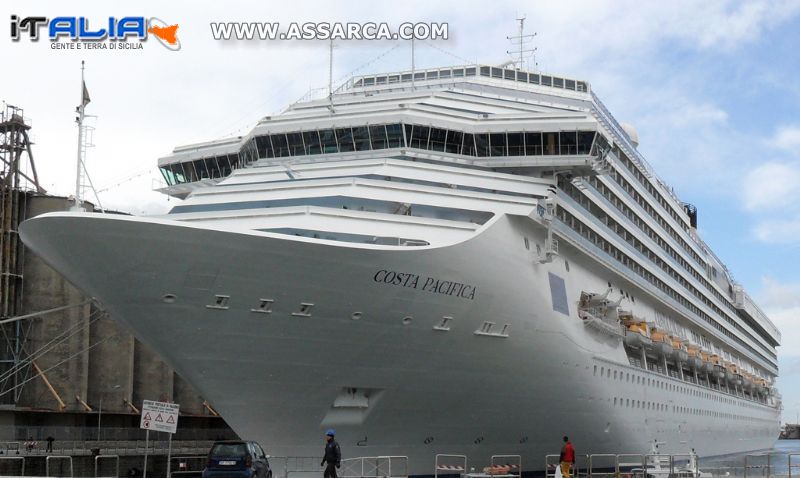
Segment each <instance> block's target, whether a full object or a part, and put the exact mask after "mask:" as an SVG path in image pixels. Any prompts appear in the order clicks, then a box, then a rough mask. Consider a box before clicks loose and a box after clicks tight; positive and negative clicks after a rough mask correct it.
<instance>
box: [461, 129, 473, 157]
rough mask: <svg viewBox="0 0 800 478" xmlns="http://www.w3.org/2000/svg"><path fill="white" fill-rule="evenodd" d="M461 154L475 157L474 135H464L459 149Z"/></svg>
mask: <svg viewBox="0 0 800 478" xmlns="http://www.w3.org/2000/svg"><path fill="white" fill-rule="evenodd" d="M461 154H464V155H466V156H475V155H476V153H475V135H473V134H472V133H464V142H463V143H462V147H461Z"/></svg>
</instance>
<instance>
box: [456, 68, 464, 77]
mask: <svg viewBox="0 0 800 478" xmlns="http://www.w3.org/2000/svg"><path fill="white" fill-rule="evenodd" d="M462 76H464V69H463V68H456V69H454V70H453V77H454V78H460V77H462Z"/></svg>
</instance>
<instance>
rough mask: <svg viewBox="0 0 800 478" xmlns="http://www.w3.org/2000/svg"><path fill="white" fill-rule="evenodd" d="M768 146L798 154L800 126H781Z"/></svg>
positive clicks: (799, 149) (799, 150) (799, 148)
mask: <svg viewBox="0 0 800 478" xmlns="http://www.w3.org/2000/svg"><path fill="white" fill-rule="evenodd" d="M767 144H768V145H769V146H771V147H773V148H779V149H783V150H786V151H788V152H790V153H795V154H797V153H798V152H800V125H786V126H781V127H780V128H778V130H777V131H776V132H775V134H774V135H773V136H772V138H770V139H769V140H768V142H767Z"/></svg>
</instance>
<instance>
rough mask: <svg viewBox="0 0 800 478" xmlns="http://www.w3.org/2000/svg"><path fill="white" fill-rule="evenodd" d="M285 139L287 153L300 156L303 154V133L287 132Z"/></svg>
mask: <svg viewBox="0 0 800 478" xmlns="http://www.w3.org/2000/svg"><path fill="white" fill-rule="evenodd" d="M286 141H287V143H288V147H289V154H290V155H291V156H302V155H303V154H305V152H306V149H305V146H304V145H303V135H302V134H300V133H287V134H286Z"/></svg>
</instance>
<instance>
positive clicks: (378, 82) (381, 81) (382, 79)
mask: <svg viewBox="0 0 800 478" xmlns="http://www.w3.org/2000/svg"><path fill="white" fill-rule="evenodd" d="M387 82H388V79H387V78H386V77H385V76H379V77H377V78H375V84H376V85H385V84H386V83H387Z"/></svg>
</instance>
